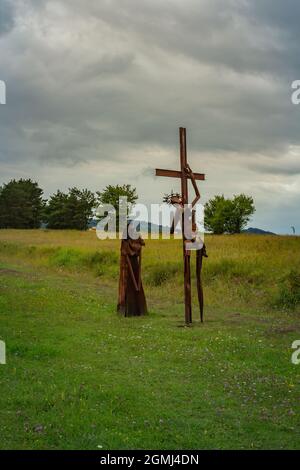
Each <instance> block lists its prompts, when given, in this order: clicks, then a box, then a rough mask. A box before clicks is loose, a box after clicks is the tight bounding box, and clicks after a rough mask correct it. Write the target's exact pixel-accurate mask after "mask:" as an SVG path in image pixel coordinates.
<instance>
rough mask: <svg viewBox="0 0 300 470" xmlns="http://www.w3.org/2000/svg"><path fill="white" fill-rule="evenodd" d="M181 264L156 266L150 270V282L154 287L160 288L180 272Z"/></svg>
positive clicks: (150, 267)
mask: <svg viewBox="0 0 300 470" xmlns="http://www.w3.org/2000/svg"><path fill="white" fill-rule="evenodd" d="M180 269H181V268H180V264H179V263H164V264H155V265H152V266H149V268H148V272H149V274H148V282H149V284H150V285H152V286H154V287H158V286H161V285H163V284H164V283H166V282H167V281H169V280H171V279H172V278H173V277H175V276H176V275H177V274H178V273H179V272H180Z"/></svg>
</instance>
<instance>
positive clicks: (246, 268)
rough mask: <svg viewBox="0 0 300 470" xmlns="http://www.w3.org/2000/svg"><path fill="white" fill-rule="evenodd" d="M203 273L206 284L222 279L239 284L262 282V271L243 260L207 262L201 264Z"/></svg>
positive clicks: (227, 259)
mask: <svg viewBox="0 0 300 470" xmlns="http://www.w3.org/2000/svg"><path fill="white" fill-rule="evenodd" d="M203 272H204V276H203V277H204V279H205V280H206V281H207V282H213V281H215V280H220V279H222V280H224V281H235V282H237V283H240V284H243V283H245V284H257V283H259V282H261V281H262V280H263V271H262V270H261V269H259V266H258V265H257V264H256V263H253V262H251V261H249V260H245V259H244V260H242V259H241V260H236V259H231V258H224V259H221V260H218V261H212V260H208V261H207V262H205V263H204V264H203Z"/></svg>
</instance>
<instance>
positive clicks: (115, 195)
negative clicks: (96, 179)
mask: <svg viewBox="0 0 300 470" xmlns="http://www.w3.org/2000/svg"><path fill="white" fill-rule="evenodd" d="M97 196H98V200H97V202H98V203H99V204H100V205H101V204H111V205H112V206H113V207H114V208H115V210H116V222H117V227H118V225H119V215H120V210H119V209H120V208H119V198H121V197H127V207H126V212H127V215H128V214H129V212H130V209H131V207H132V205H134V204H135V203H136V201H137V200H138V195H137V193H136V188H133V187H131V185H130V184H123V185H122V186H121V185H119V184H117V185H116V186H113V185H111V184H110V185H108V186H106V188H105V189H104V190H103V191H102V192H100V191H98V192H97Z"/></svg>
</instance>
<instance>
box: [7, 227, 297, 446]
mask: <svg viewBox="0 0 300 470" xmlns="http://www.w3.org/2000/svg"><path fill="white" fill-rule="evenodd" d="M206 242H207V248H208V253H209V259H208V260H205V267H204V279H205V281H204V283H205V293H206V304H207V305H206V321H205V323H204V324H203V325H201V324H200V323H199V320H198V312H197V304H196V297H195V292H194V291H195V288H194V290H193V294H194V297H193V300H194V318H195V322H194V324H193V327H190V328H186V327H184V324H183V310H184V309H183V303H182V288H181V280H182V279H181V268H182V266H181V250H180V242H179V241H164V240H158V241H147V242H146V248H145V250H144V257H143V263H144V266H143V274H144V276H143V277H144V281H145V291H146V295H147V300H148V304H149V308H150V313H149V315H148V316H147V317H144V318H121V317H119V316H118V315H117V314H116V297H117V288H118V285H117V280H118V251H119V243H118V242H117V241H98V240H97V239H96V236H95V234H94V233H90V232H88V233H78V232H51V231H49V232H48V231H45V232H42V231H28V232H22V231H5V230H4V231H0V339H2V340H5V342H6V346H7V365H5V366H4V365H0V381H1V394H0V423H1V424H0V432H1V444H0V447H1V448H2V449H49V448H50V449H98V448H100V446H101V448H103V449H133V448H142V449H147V448H148V449H149V448H150V449H155V448H156V449H157V448H158V449H172V448H174V449H232V448H236V449H255V448H258V449H262V448H264V449H280V448H283V449H296V448H299V442H300V433H299V411H300V406H299V404H300V400H299V391H300V387H299V378H300V366H295V365H293V364H292V363H291V354H292V349H291V344H292V342H293V341H294V340H296V339H300V315H299V313H300V306H299V300H298V297H297V296H298V294H297V293H298V287H297V286H299V285H298V280H299V278H298V273H299V265H300V263H299V261H300V254H299V252H300V250H299V248H300V240H299V239H297V238H296V237H266V238H265V237H256V236H254V237H251V236H250V237H249V236H248V237H246V236H237V237H207V240H206ZM291 298H292V299H293V300H292V301H291ZM286 299H288V300H286Z"/></svg>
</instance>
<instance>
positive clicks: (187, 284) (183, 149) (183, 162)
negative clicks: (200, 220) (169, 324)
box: [155, 127, 205, 324]
mask: <svg viewBox="0 0 300 470" xmlns="http://www.w3.org/2000/svg"><path fill="white" fill-rule="evenodd" d="M179 139H180V168H181V169H180V171H176V170H161V169H159V168H158V169H156V171H155V174H156V176H166V177H169V178H180V179H181V197H182V203H183V205H184V206H185V205H187V204H188V203H189V191H188V179H189V176H188V175H187V173H186V171H185V169H186V167H187V145H186V129H185V128H184V127H180V129H179ZM194 178H195V180H200V181H204V180H205V175H204V174H203V173H194ZM182 240H183V259H184V304H185V322H186V323H187V324H189V323H192V299H191V269H190V256H186V243H185V242H186V238H185V230H184V214H182Z"/></svg>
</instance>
